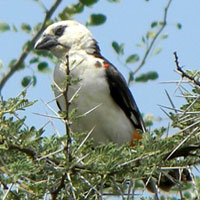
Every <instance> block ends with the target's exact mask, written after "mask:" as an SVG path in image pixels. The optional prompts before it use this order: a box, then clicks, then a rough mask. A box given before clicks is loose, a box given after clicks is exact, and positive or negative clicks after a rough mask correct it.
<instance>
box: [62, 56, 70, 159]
mask: <svg viewBox="0 0 200 200" xmlns="http://www.w3.org/2000/svg"><path fill="white" fill-rule="evenodd" d="M65 64H66V70H65V73H66V79H67V84H66V89H65V90H64V91H63V92H62V94H63V97H64V100H65V118H64V120H65V129H66V135H67V145H66V150H67V154H68V158H69V161H72V155H71V152H70V145H71V142H72V138H71V130H70V122H69V105H70V103H69V100H68V89H69V85H70V77H69V76H70V69H69V67H70V63H69V56H68V55H66V63H65Z"/></svg>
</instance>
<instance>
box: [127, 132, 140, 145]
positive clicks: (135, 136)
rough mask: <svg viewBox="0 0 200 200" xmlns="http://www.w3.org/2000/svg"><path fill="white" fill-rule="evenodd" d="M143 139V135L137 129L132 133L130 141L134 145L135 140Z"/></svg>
mask: <svg viewBox="0 0 200 200" xmlns="http://www.w3.org/2000/svg"><path fill="white" fill-rule="evenodd" d="M141 139H142V135H141V134H139V133H138V132H137V131H135V132H134V133H133V135H132V139H131V143H130V145H131V147H133V146H134V140H141Z"/></svg>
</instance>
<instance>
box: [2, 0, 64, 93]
mask: <svg viewBox="0 0 200 200" xmlns="http://www.w3.org/2000/svg"><path fill="white" fill-rule="evenodd" d="M61 2H62V0H55V2H54V4H53V5H52V6H51V8H50V9H49V10H47V11H46V15H45V18H44V20H43V23H42V25H41V27H40V29H39V30H38V32H37V33H36V34H35V35H34V36H33V38H32V39H31V40H30V42H29V45H26V47H25V48H24V50H23V52H22V53H21V55H20V56H19V58H18V59H17V61H16V62H15V63H14V64H13V66H11V67H10V69H9V70H8V71H7V72H6V73H5V74H4V75H3V76H2V78H1V80H0V92H1V91H2V89H3V87H4V85H5V84H6V82H7V81H8V79H9V78H10V77H11V76H12V75H13V74H14V73H15V72H16V71H17V70H18V69H20V67H21V66H22V64H23V62H24V60H25V59H26V57H27V56H28V55H29V53H30V51H31V50H32V48H33V46H34V44H35V42H36V41H37V39H38V37H39V36H40V35H41V33H42V32H43V31H44V29H45V28H46V26H47V24H46V22H47V21H48V20H49V19H50V18H51V16H52V15H53V13H54V12H55V10H56V9H57V7H58V6H59V5H60V3H61Z"/></svg>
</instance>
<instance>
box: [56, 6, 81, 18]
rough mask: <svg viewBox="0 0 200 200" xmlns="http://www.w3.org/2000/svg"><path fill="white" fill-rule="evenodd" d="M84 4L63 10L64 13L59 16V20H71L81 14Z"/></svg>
mask: <svg viewBox="0 0 200 200" xmlns="http://www.w3.org/2000/svg"><path fill="white" fill-rule="evenodd" d="M83 8H84V6H83V4H82V3H77V4H72V5H69V6H67V7H66V8H64V9H63V11H62V12H61V13H60V14H59V18H60V19H61V20H68V19H71V18H72V17H73V16H74V15H76V14H78V13H81V12H82V11H83Z"/></svg>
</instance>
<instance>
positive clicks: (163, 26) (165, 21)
mask: <svg viewBox="0 0 200 200" xmlns="http://www.w3.org/2000/svg"><path fill="white" fill-rule="evenodd" d="M171 2H172V0H169V1H168V3H167V6H166V7H165V9H164V16H163V21H162V23H161V27H160V29H159V30H158V32H157V33H156V34H155V36H154V38H153V39H152V41H151V43H150V45H149V46H148V48H147V49H146V52H145V54H144V56H143V58H142V60H141V62H140V64H139V65H138V67H136V69H135V70H134V71H133V72H132V74H133V76H134V75H135V74H136V73H137V72H138V71H139V70H140V69H141V68H142V67H143V65H144V64H145V62H146V59H147V57H148V55H149V53H150V52H151V49H152V47H153V45H154V43H155V41H156V40H157V38H158V36H159V35H160V34H161V32H162V31H163V29H164V28H165V26H166V25H167V13H168V9H169V6H170V4H171Z"/></svg>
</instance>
